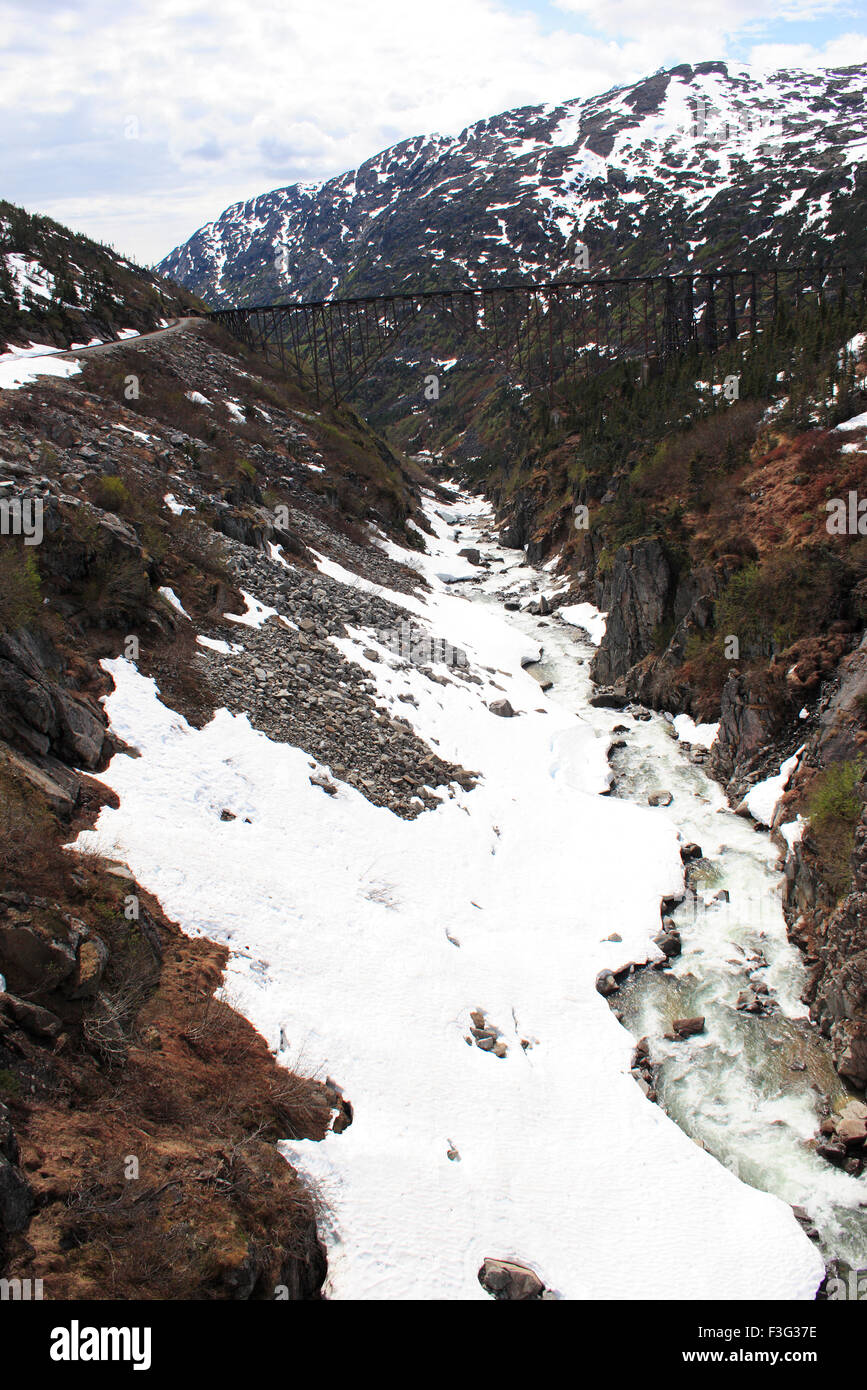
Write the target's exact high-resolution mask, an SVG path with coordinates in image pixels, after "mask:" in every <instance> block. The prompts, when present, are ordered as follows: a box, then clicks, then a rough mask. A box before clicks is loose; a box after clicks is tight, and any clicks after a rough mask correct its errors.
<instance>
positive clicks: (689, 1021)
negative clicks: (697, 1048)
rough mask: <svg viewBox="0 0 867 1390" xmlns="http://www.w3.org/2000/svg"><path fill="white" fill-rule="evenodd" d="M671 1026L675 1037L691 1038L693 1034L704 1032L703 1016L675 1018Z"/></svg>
mask: <svg viewBox="0 0 867 1390" xmlns="http://www.w3.org/2000/svg"><path fill="white" fill-rule="evenodd" d="M671 1026H672V1029H673V1030H674V1033H675V1036H676V1037H678V1038H691V1037H692V1036H693V1035H694V1034H695V1033H703V1032H704V1016H703V1015H702V1014H697V1015H696V1016H695V1018H676V1019H675V1020H674V1021H673V1023H672V1025H671Z"/></svg>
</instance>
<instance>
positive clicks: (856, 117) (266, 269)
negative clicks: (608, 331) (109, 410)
mask: <svg viewBox="0 0 867 1390" xmlns="http://www.w3.org/2000/svg"><path fill="white" fill-rule="evenodd" d="M865 78H867V66H865V65H863V64H861V65H853V66H851V67H847V68H835V69H826V70H824V71H823V72H820V73H808V72H800V71H796V72H791V73H774V74H771V75H769V76H767V77H762V78H757V77H754V76H752V75H751V74H749V73H747V72H745V71H739V72H737V73H734V74H733V73H730V72H729V70H728V69H727V68H726V65H725V64H723V63H721V62H716V61H713V60H711V61H708V62H705V63H699V64H696V65H695V66H693V65H690V64H680V65H678V66H676V67H674V68H671V69H668V70H666V71H663V72H658V73H655V74H653V75H652V76H650V77H648V78H645V79H642V80H641V81H639V82H636V83H632V84H629V85H627V86H622V87H617V88H612V89H610V90H609V91H607V92H605V93H602V94H601V95H598V96H593V97H590V98H586V99H576V100H572V101H568V102H565V103H560V104H541V105H531V106H522V107H519V108H516V109H513V110H511V111H506V112H502V113H500V114H498V115H495V116H490V117H486V118H484V119H482V120H480V121H477V122H474V123H473V124H472V125H470V126H467V127H465V129H464V130H463V131H462V132H461V133H460V134H459V135H457V136H442V135H438V134H437V135H431V136H420V135H419V136H413V137H410V138H409V139H406V140H403V141H401V142H399V143H398V144H396V145H394V146H391V147H389V148H387V149H385V150H383V151H380V152H379V153H378V154H376V155H374V156H372V157H371V158H370V159H368V160H366V161H364V162H363V163H362V164H361V165H360V166H359V167H358V168H357V169H355V170H350V171H347V172H345V173H343V174H340V175H337V176H335V177H334V178H331V179H327V180H325V181H324V182H322V183H321V184H318V185H311V184H310V183H309V182H308V183H304V184H294V185H287V186H285V187H282V188H277V189H273V190H271V191H270V192H268V193H265V194H262V195H260V196H259V197H257V198H253V199H250V200H247V201H246V202H242V203H236V204H233V205H231V206H230V207H229V208H227V209H226V210H225V211H224V212H223V213H222V214H221V216H220V217H219V218H217V219H215V220H214V221H213V222H211V223H208V224H206V225H205V226H204V227H202V228H200V229H199V230H198V231H197V232H196V233H194V234H193V236H192V237H190V238H189V239H188V240H187V241H186V242H185V243H183V244H182V245H181V246H179V247H176V248H175V249H174V250H173V251H172V252H170V253H169V255H168V256H166V257H165V258H164V259H163V260H162V261H161V262H160V263H159V266H158V269H159V271H160V272H161V273H162V274H164V275H166V276H167V277H169V278H171V279H174V280H176V281H177V282H179V283H181V284H183V285H185V286H186V287H187V288H189V289H193V290H194V291H195V292H197V293H198V294H201V295H202V297H203V298H205V299H206V300H207V301H208V302H209V303H211V304H213V305H214V306H221V305H225V304H227V303H231V302H247V303H253V302H266V301H271V302H275V301H277V300H280V299H286V298H293V299H306V300H312V299H322V298H329V297H336V296H339V295H344V294H349V293H376V292H383V291H385V290H387V289H393V290H399V289H401V288H410V287H411V288H413V289H425V288H429V287H432V286H433V285H437V286H440V285H443V284H444V283H448V284H452V283H453V284H454V286H455V287H456V288H457V287H459V286H461V287H464V286H467V285H477V284H480V283H483V282H488V283H496V282H497V281H498V280H501V279H505V278H508V277H512V278H515V277H517V278H519V279H525V280H526V279H550V278H556V277H557V275H558V274H560V275H562V274H563V272H564V271H567V270H569V269H572V270H573V271H574V270H575V269H576V262H577V268H579V269H589V271H590V273H591V274H593V273H600V274H602V273H606V272H608V273H610V272H611V271H612V270H614V269H615V268H616V269H617V270H618V272H622V273H636V272H638V273H641V272H650V271H659V270H661V269H671V270H678V269H681V268H683V266H684V265H685V264H687V263H692V264H696V265H698V266H701V265H711V264H715V263H716V262H719V261H722V262H723V263H726V264H727V263H728V261H729V260H730V257H731V254H732V252H733V251H734V250H735V249H736V248H737V249H738V250H739V251H740V253H741V255H742V254H743V249H744V243H746V247H747V248H748V250H749V252H750V253H751V259H752V260H753V261H754V262H755V263H756V264H757V265H758V264H771V263H773V261H775V260H776V261H782V260H790V261H791V260H793V259H797V258H798V257H799V256H803V257H806V258H807V259H808V260H812V259H816V258H819V259H825V258H826V257H827V254H828V251H829V250H833V252H834V255H835V256H836V258H837V259H840V258H841V256H843V257H848V258H850V259H856V260H862V259H864V258H865V255H867V241H865V235H864V232H863V230H862V229H861V227H862V224H863V222H864V219H863V217H860V218H859V217H858V216H857V209H858V208H859V207H863V205H864V202H865V199H867V185H865V179H864V175H863V173H861V172H860V171H859V169H858V160H857V157H858V151H859V150H860V149H861V147H863V148H864V149H867V106H865V95H864V87H865V85H867V83H865ZM582 243H583V245H586V247H587V249H588V253H589V265H585V264H584V263H583V259H582V253H581V244H582Z"/></svg>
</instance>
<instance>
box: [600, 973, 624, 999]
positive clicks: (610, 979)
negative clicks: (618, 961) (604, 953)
mask: <svg viewBox="0 0 867 1390" xmlns="http://www.w3.org/2000/svg"><path fill="white" fill-rule="evenodd" d="M619 988H620V986H619V985H618V983H617V980H616V978H615V976H614V973H613V971H611V970H600V971H599V974H598V975H597V976H596V989H597V991H598V992H599V993H600V994H601V995H602V996H603V998H605V999H607V998H608V996H609V995H610V994H616V992H617V990H618V989H619Z"/></svg>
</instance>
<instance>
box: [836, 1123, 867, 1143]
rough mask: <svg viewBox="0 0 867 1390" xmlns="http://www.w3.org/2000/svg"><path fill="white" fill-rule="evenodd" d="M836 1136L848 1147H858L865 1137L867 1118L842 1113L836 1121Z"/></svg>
mask: <svg viewBox="0 0 867 1390" xmlns="http://www.w3.org/2000/svg"><path fill="white" fill-rule="evenodd" d="M837 1138H838V1139H839V1140H840V1142H841V1143H842V1144H846V1145H847V1146H848V1147H850V1148H856V1147H860V1146H861V1145H862V1144H863V1143H864V1140H865V1139H867V1120H863V1119H860V1118H856V1117H855V1116H846V1115H844V1116H843V1118H842V1119H840V1120H838V1122H837Z"/></svg>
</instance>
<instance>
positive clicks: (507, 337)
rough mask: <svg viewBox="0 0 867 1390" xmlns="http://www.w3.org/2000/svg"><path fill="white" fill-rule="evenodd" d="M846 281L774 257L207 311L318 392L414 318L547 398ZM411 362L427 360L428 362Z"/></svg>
mask: <svg viewBox="0 0 867 1390" xmlns="http://www.w3.org/2000/svg"><path fill="white" fill-rule="evenodd" d="M853 291H857V292H859V293H860V294H862V295H863V294H864V282H863V280H862V272H861V271H860V270H859V271H857V272H855V271H853V269H852V268H851V267H847V266H834V265H832V266H776V267H772V268H771V269H763V270H689V271H682V272H678V273H674V274H670V275H637V276H604V277H596V278H591V277H589V276H586V277H584V276H582V277H581V279H578V280H553V281H549V282H546V283H532V284H517V285H493V286H489V287H487V288H474V287H470V288H460V289H449V290H439V289H436V290H404V291H398V292H395V293H393V294H392V293H390V294H374V295H361V296H354V297H348V298H340V299H323V300H315V301H309V302H303V301H289V302H287V303H284V304H264V305H253V306H249V307H248V306H238V307H234V308H226V309H218V310H214V311H213V312H212V313H211V315H210V317H212V318H213V319H215V320H216V321H217V322H219V323H222V324H223V325H224V326H225V327H226V328H227V329H228V330H229V332H230V333H232V334H233V335H234V336H235V337H237V338H238V339H240V340H241V341H242V342H244V343H246V344H248V346H250V347H251V348H254V349H255V350H257V351H259V352H261V353H262V354H263V355H264V356H265V357H266V359H269V360H275V359H276V360H278V361H279V362H280V364H281V366H282V367H283V369H284V370H285V371H287V372H291V373H293V374H295V375H297V377H298V378H299V380H300V381H302V382H303V383H304V384H305V385H306V386H307V387H308V388H309V389H311V390H312V391H313V393H314V394H315V396H316V400H317V403H320V404H321V402H322V401H323V400H325V399H330V400H331V401H333V402H334V403H335V404H339V403H340V402H341V401H342V400H344V399H345V398H346V397H347V396H349V395H351V394H352V392H353V391H354V390H355V389H356V387H358V386H359V384H360V383H361V382H362V381H364V380H365V379H366V378H367V377H369V376H370V375H371V373H372V372H373V370H374V369H375V367H376V366H377V365H378V364H379V363H380V362H382V361H383V360H384V359H386V358H387V357H389V356H390V355H392V354H394V353H395V350H396V349H397V346H398V344H399V343H400V341H401V340H402V339H405V338H407V337H408V336H409V337H411V336H412V332H411V331H412V329H413V328H414V327H415V328H416V329H419V330H421V329H424V330H425V331H426V333H427V335H428V336H427V337H426V339H425V341H426V343H427V344H428V346H429V342H430V335H431V333H432V331H433V332H434V333H435V334H438V335H439V336H438V338H437V341H439V342H441V343H442V345H443V348H444V349H445V348H447V349H449V350H451V351H452V352H454V351H456V350H457V351H458V352H459V353H460V351H461V350H464V351H466V352H467V353H471V354H472V357H473V362H474V366H475V367H476V368H477V367H478V362H479V359H480V358H481V359H482V360H483V361H487V362H489V363H490V364H491V365H492V366H494V367H497V366H498V367H499V368H500V369H501V371H502V372H504V373H507V374H511V375H512V376H513V377H515V378H516V379H517V380H519V381H520V382H521V384H522V385H523V386H524V387H525V388H526V389H527V390H528V391H533V392H542V393H544V394H545V395H547V397H548V399H549V401H551V402H552V403H553V402H554V401H555V399H556V397H557V394H558V392H560V391H563V390H564V389H567V390H568V388H569V387H570V386H572V385H574V383H575V382H576V381H577V380H578V379H580V378H581V377H585V376H587V375H588V374H591V373H594V372H598V371H600V370H604V368H605V367H606V366H608V365H610V364H611V363H612V362H615V361H618V360H623V359H633V360H635V361H637V362H639V363H641V364H642V370H643V372H644V374H645V375H646V373H647V371H648V370H649V368H650V366H651V364H653V363H660V362H666V361H667V360H670V359H671V358H673V357H675V356H677V355H678V354H680V353H683V352H684V351H686V350H689V349H690V348H697V349H701V350H703V351H705V352H709V353H715V352H717V351H718V350H719V349H720V348H721V347H723V346H725V345H726V344H732V343H738V342H740V341H742V340H745V341H747V342H749V341H752V340H754V339H755V338H756V337H757V335H758V334H760V333H765V332H767V331H768V330H769V329H771V328H772V327H773V326H775V325H776V324H777V322H778V321H779V318H780V315H781V314H783V313H785V314H788V315H790V316H792V315H795V314H797V312H798V311H799V310H800V309H801V308H802V306H803V305H804V304H805V303H807V302H810V303H812V304H818V305H820V306H822V307H828V308H830V307H835V306H836V307H837V308H842V307H843V305H844V304H845V303H846V302H847V296H848V295H849V294H851V293H852V292H853ZM416 365H418V364H416ZM422 370H423V371H425V372H434V371H436V365H435V362H434V361H433V360H432V361H431V365H430V367H425V368H422Z"/></svg>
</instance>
